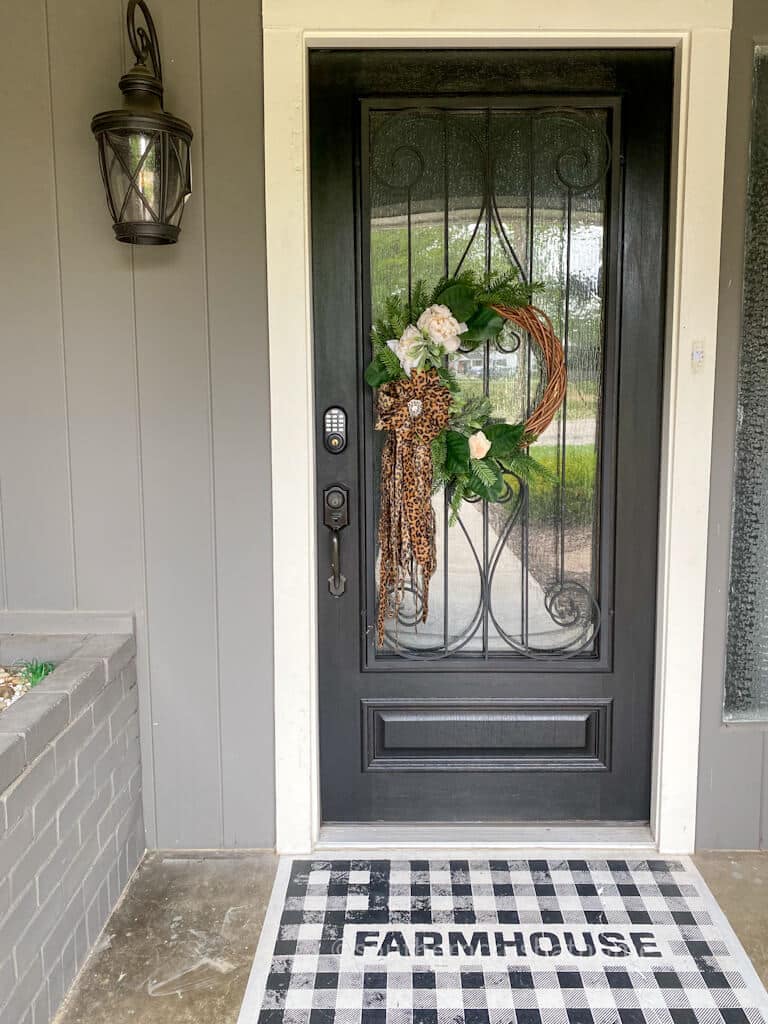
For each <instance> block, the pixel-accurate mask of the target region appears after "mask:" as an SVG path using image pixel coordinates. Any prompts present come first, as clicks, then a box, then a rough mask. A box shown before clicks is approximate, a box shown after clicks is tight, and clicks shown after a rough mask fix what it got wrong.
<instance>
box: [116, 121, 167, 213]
mask: <svg viewBox="0 0 768 1024" xmlns="http://www.w3.org/2000/svg"><path fill="white" fill-rule="evenodd" d="M158 139H159V135H158V134H157V133H141V132H135V131H130V130H125V131H112V132H109V133H108V137H107V145H108V150H107V154H106V156H107V177H108V187H109V191H110V194H111V196H112V202H113V205H114V208H115V210H116V212H117V216H118V220H121V221H156V220H159V219H160V213H161V203H162V191H161V181H162V175H161V161H160V156H159V152H158Z"/></svg>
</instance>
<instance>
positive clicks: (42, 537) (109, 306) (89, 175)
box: [0, 0, 274, 848]
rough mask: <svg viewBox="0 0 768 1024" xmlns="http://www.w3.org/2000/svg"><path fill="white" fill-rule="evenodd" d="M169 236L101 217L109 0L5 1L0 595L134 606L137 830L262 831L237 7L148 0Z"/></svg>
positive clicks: (180, 835)
mask: <svg viewBox="0 0 768 1024" xmlns="http://www.w3.org/2000/svg"><path fill="white" fill-rule="evenodd" d="M153 8H154V9H153V14H154V16H155V20H156V22H157V27H158V32H159V34H160V42H161V47H162V51H163V65H164V71H165V77H166V83H167V92H166V103H167V106H168V108H169V109H170V110H172V111H174V112H176V113H178V114H179V115H180V116H182V117H184V118H186V119H187V120H188V121H190V123H191V124H192V126H193V128H194V130H195V136H196V137H195V143H194V149H193V187H194V195H193V198H192V200H191V203H190V206H189V208H188V210H187V212H186V214H185V220H184V225H183V230H182V236H181V240H180V243H179V244H178V245H177V246H172V247H167V248H164V247H163V248H159V249H141V248H137V249H131V248H129V247H127V246H120V245H118V244H117V243H116V242H114V241H113V239H112V231H111V226H110V222H109V218H108V215H107V213H106V208H105V203H104V198H103V194H102V187H101V183H100V180H99V176H98V168H97V164H96V153H95V145H94V142H93V140H92V137H91V135H90V131H89V122H90V117H91V115H92V114H93V113H95V112H96V111H97V110H100V109H105V108H107V107H111V106H116V105H118V103H119V93H118V90H117V79H118V77H119V75H120V73H121V72H122V70H123V68H124V65H125V60H126V55H125V50H126V42H125V34H124V27H123V18H124V10H125V3H124V2H122V0H112V2H110V3H104V0H81V2H80V3H78V4H75V5H72V4H71V3H65V2H64V0H48V2H47V4H46V3H45V2H42V0H36V2H33V3H30V4H17V5H15V6H14V7H13V8H12V9H11V10H9V12H8V13H7V16H6V19H5V28H6V32H7V38H8V39H9V40H11V41H12V45H10V46H9V47H8V48H7V49H8V54H7V58H6V63H7V65H8V66H7V76H4V81H5V84H4V86H3V87H2V91H0V123H2V124H3V129H4V137H5V139H6V142H7V140H9V139H10V140H12V145H10V146H9V145H7V144H6V145H4V146H3V147H1V148H0V173H1V174H2V181H3V183H4V184H3V191H2V217H1V218H0V222H1V223H2V225H3V227H2V243H1V244H0V289H1V291H2V316H1V317H0V353H1V354H2V379H3V388H2V400H0V527H2V535H1V538H0V539H1V544H0V556H2V572H1V573H0V607H3V608H7V609H10V610H38V609H40V610H54V609H71V608H74V609H83V610H131V611H134V612H135V613H136V619H137V633H138V642H139V657H138V668H139V681H140V697H141V724H142V743H143V750H142V754H143V761H144V773H145V778H144V793H145V800H146V818H147V831H148V837H147V838H148V843H149V845H152V846H154V845H157V846H161V847H196V848H205V847H221V846H227V847H249V846H250V847H253V846H271V845H272V844H273V841H274V820H273V819H274V812H273V803H274V781H273V775H272V763H273V752H272V653H271V640H272V621H271V601H270V596H271V536H270V507H271V506H270V468H269V407H268V401H269V399H268V376H267V371H268V367H267V339H266V317H265V310H266V295H265V266H264V242H263V233H264V225H263V216H264V212H263V198H262V195H263V173H262V142H261V140H262V129H261V119H262V109H261V105H262V87H261V55H260V48H261V36H260V23H259V5H258V4H254V3H252V2H250V0H157V2H155V3H154V4H153ZM9 19H10V23H9Z"/></svg>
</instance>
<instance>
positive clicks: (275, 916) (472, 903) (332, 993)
mask: <svg viewBox="0 0 768 1024" xmlns="http://www.w3.org/2000/svg"><path fill="white" fill-rule="evenodd" d="M646 1022H648V1024H768V997H767V996H766V993H765V990H764V989H763V987H762V985H761V984H760V981H759V979H758V977H757V975H756V974H755V971H754V969H753V968H752V966H751V964H750V962H749V960H748V958H747V956H746V954H745V953H744V950H743V949H742V947H741V946H740V944H739V942H738V940H737V938H736V936H735V935H734V933H733V931H732V929H731V928H730V925H729V924H728V922H727V920H726V919H725V917H724V915H723V914H722V912H721V911H720V909H719V907H718V906H717V904H716V902H715V900H714V898H713V896H712V894H711V893H710V892H709V890H708V889H707V887H706V885H705V884H704V882H703V880H702V878H701V876H700V875H699V874H698V872H697V871H696V869H695V867H694V866H693V864H692V863H691V862H690V861H689V860H687V859H685V860H681V861H680V860H639V859H615V860H598V859H595V860H576V859H570V858H567V859H559V858H550V859H547V860H528V859H526V860H514V859H510V860H507V859H473V858H469V859H461V858H455V859H454V858H451V859H447V860H444V859H439V858H434V859H432V858H430V859H428V860H417V859H407V860H406V859H379V858H377V859H373V858H370V859H365V858H363V859H350V860H343V859H335V858H334V859H329V860H327V859H321V858H312V859H291V858H284V859H282V860H281V863H280V867H279V869H278V874H277V878H276V881H275V886H274V889H273V893H272V899H271V902H270V906H269V910H268V912H267V918H266V921H265V924H264V929H263V932H262V936H261V940H260V943H259V948H258V951H257V954H256V960H255V962H254V966H253V970H252V973H251V977H250V980H249V983H248V989H247V992H246V996H245V1000H244V1003H243V1006H242V1009H241V1013H240V1018H239V1024H646Z"/></svg>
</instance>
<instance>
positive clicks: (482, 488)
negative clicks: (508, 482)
mask: <svg viewBox="0 0 768 1024" xmlns="http://www.w3.org/2000/svg"><path fill="white" fill-rule="evenodd" d="M470 468H471V470H472V481H471V486H472V490H473V491H474V492H475V493H476V494H479V495H480V497H481V498H485V500H486V501H498V499H499V498H500V497H501V496H502V494H503V493H504V486H505V485H504V477H503V476H502V474H501V470H500V469H499V467H498V466H497V465H496V463H495V462H493V461H489V460H488V459H487V458H485V459H471V460H470Z"/></svg>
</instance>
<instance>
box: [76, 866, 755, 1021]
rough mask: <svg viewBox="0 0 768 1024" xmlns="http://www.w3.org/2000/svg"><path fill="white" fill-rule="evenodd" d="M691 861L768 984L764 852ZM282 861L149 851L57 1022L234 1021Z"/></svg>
mask: <svg viewBox="0 0 768 1024" xmlns="http://www.w3.org/2000/svg"><path fill="white" fill-rule="evenodd" d="M694 859H695V862H696V864H697V866H698V868H699V870H700V871H701V873H702V875H703V876H704V878H705V879H706V881H707V883H708V885H709V886H710V888H711V889H712V892H713V893H714V895H715V897H716V899H717V900H718V901H719V902H720V906H721V907H722V908H723V910H724V911H725V913H726V914H727V915H728V918H729V919H730V921H731V924H732V926H733V928H734V929H735V931H736V933H737V935H738V936H739V938H740V939H741V941H742V943H743V944H744V947H745V949H746V951H747V953H748V954H749V956H750V957H751V958H752V962H753V963H754V965H755V968H756V969H757V972H758V974H759V975H760V977H761V978H762V980H763V982H764V983H766V984H767V985H768V853H704V854H701V855H699V856H697V857H696V858H694ZM276 866H277V858H276V857H275V855H274V854H272V853H249V854H243V855H224V854H222V855H218V856H206V857H205V858H202V857H200V856H197V855H186V856H185V855H179V854H161V853H153V854H150V855H148V856H147V857H146V859H145V860H144V862H143V864H142V865H141V867H140V868H139V870H138V871H137V873H136V874H135V875H134V878H133V880H132V881H131V883H130V886H129V888H128V891H127V893H126V895H125V897H124V899H123V901H122V903H121V904H120V906H119V907H118V908H117V910H116V911H115V913H114V914H113V915H112V917H111V918H110V920H109V921H108V923H107V927H106V929H105V930H104V933H103V935H102V939H101V942H100V944H99V946H98V948H97V949H96V950H95V952H94V953H93V954H92V956H91V958H90V959H89V961H88V962H87V964H86V966H85V968H84V970H83V972H82V973H81V975H80V977H79V979H78V980H77V982H76V983H75V986H74V987H73V989H72V991H71V992H70V995H69V997H68V999H67V1000H66V1002H65V1004H64V1006H63V1007H62V1009H61V1011H60V1012H59V1014H58V1016H57V1017H56V1024H107V1022H109V1024H114V1022H115V1021H120V1022H121V1024H124V1022H131V1021H135V1022H137V1024H208V1022H216V1024H235V1022H236V1021H237V1015H238V1011H239V1009H240V1003H241V1001H242V998H243V994H244V992H245V985H246V982H247V980H248V974H249V971H250V967H251V961H252V959H253V955H254V952H255V949H256V942H257V940H258V936H259V931H260V928H261V924H262V921H263V918H264V914H265V912H266V908H267V903H268V901H269V895H270V891H271V888H272V879H273V876H274V872H275V868H276Z"/></svg>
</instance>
